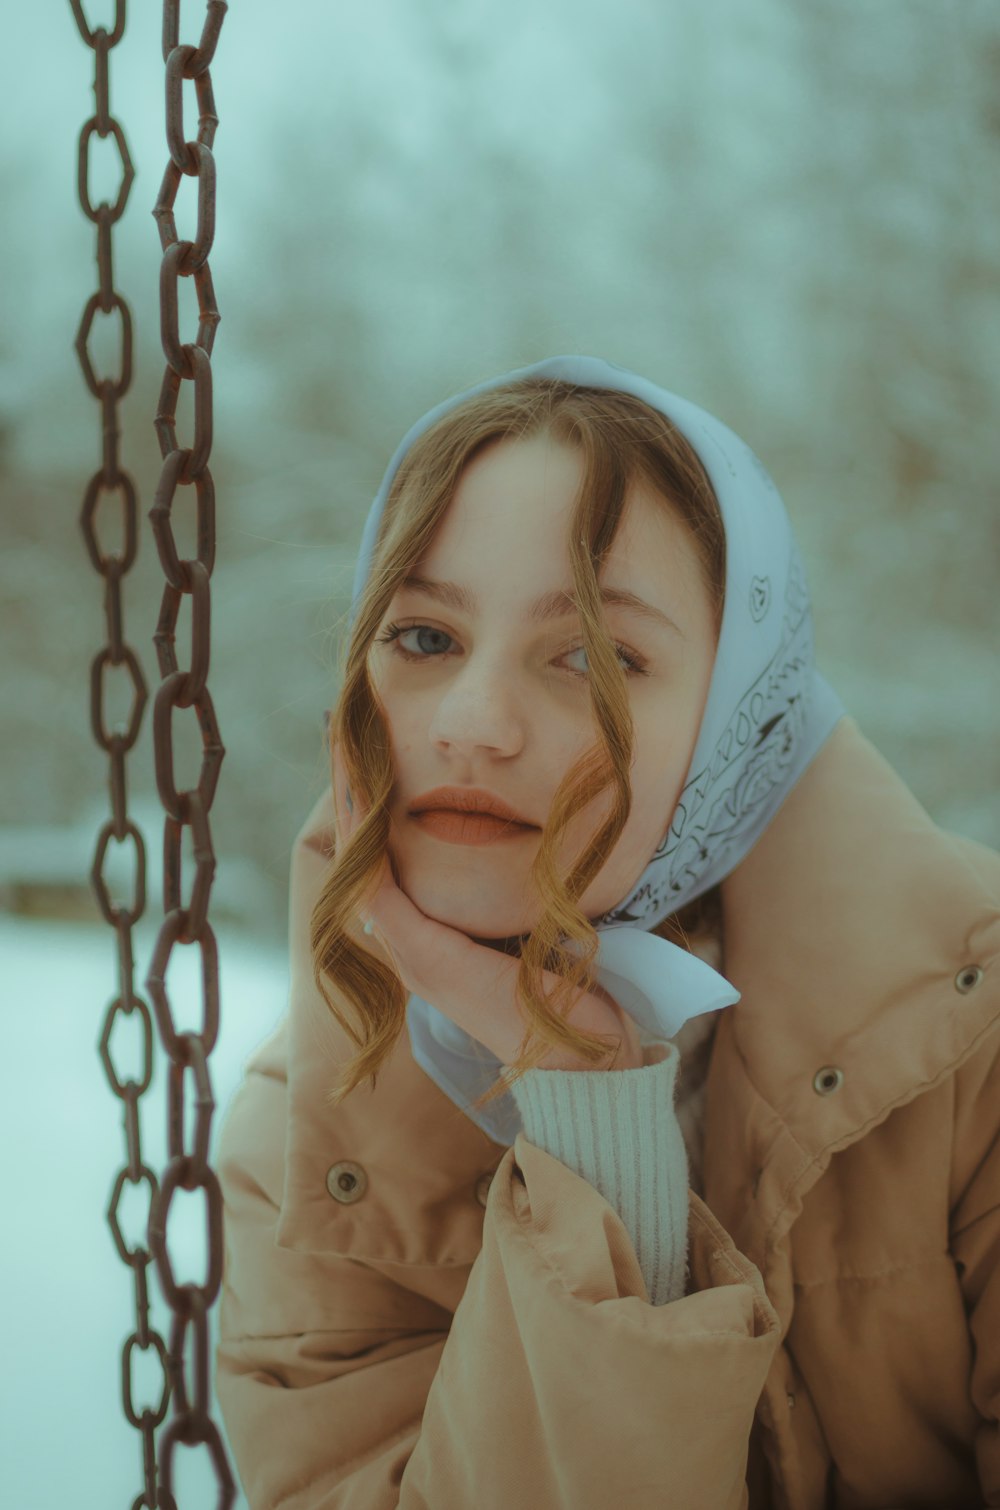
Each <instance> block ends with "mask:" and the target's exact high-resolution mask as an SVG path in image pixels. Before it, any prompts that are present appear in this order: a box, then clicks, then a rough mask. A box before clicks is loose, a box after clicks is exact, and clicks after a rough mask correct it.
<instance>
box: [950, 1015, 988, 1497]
mask: <svg viewBox="0 0 1000 1510" xmlns="http://www.w3.org/2000/svg"><path fill="white" fill-rule="evenodd" d="M998 1036H1000V1035H998V1032H997V1031H996V1029H994V1031H993V1040H994V1043H995V1042H996V1040H997V1038H998ZM955 1147H956V1148H957V1149H961V1150H962V1158H961V1164H960V1166H959V1167H958V1168H957V1170H956V1183H957V1186H958V1190H957V1198H956V1200H955V1202H954V1204H953V1207H952V1213H951V1223H950V1240H951V1251H952V1256H953V1258H954V1260H955V1264H956V1268H957V1270H958V1274H959V1280H960V1283H961V1286H962V1294H963V1298H964V1301H965V1308H966V1314H967V1316H968V1323H969V1334H970V1337H971V1340H972V1353H973V1364H972V1374H971V1379H970V1393H971V1397H972V1403H973V1405H974V1406H975V1408H976V1410H977V1412H978V1413H979V1416H980V1418H981V1419H980V1424H979V1427H978V1429H977V1431H976V1436H975V1442H974V1450H975V1457H976V1469H977V1472H978V1474H979V1483H980V1487H981V1489H982V1493H983V1504H984V1505H1000V1048H994V1050H993V1052H992V1053H986V1054H976V1055H973V1056H972V1058H970V1059H969V1060H968V1061H967V1062H966V1064H965V1065H963V1067H962V1069H961V1070H959V1072H958V1075H957V1077H956V1097H955Z"/></svg>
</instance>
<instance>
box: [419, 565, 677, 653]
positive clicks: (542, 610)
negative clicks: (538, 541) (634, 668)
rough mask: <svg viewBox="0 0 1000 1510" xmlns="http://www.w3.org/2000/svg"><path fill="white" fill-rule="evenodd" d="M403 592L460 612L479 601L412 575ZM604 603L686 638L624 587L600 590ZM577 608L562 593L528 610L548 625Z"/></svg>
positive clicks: (548, 595) (547, 596) (465, 592)
mask: <svg viewBox="0 0 1000 1510" xmlns="http://www.w3.org/2000/svg"><path fill="white" fill-rule="evenodd" d="M400 591H401V592H416V593H422V594H423V595H424V597H427V598H434V599H435V600H436V601H437V602H439V603H444V604H445V605H446V606H447V607H448V608H455V609H457V610H458V611H459V612H460V613H474V612H475V609H476V599H475V597H474V596H473V594H472V593H470V592H469V591H468V589H467V588H465V587H460V586H459V584H458V583H457V582H435V581H433V580H432V579H431V578H430V577H419V576H409V577H406V578H404V580H403V581H402V582H401V583H400ZM599 591H600V595H601V601H602V603H608V604H610V605H612V606H613V607H616V608H629V609H631V610H632V612H633V613H636V614H638V615H640V617H641V618H644V619H649V620H650V622H651V623H654V624H657V625H659V626H661V627H663V628H666V629H671V630H673V631H674V633H676V634H679V635H680V636H681V638H682V639H684V638H685V636H684V632H683V630H681V629H679V628H678V626H677V625H676V624H675V623H674V621H673V619H669V618H668V617H667V615H666V614H665V613H661V611H660V610H659V609H658V608H654V607H653V605H652V603H647V602H645V600H644V599H643V598H639V597H637V596H636V594H635V593H634V592H629V591H628V590H627V589H626V588H624V587H604V586H600V587H599ZM576 613H577V607H576V603H575V602H574V599H573V597H572V595H571V594H570V593H568V592H565V591H562V590H559V591H556V592H547V593H545V594H544V596H543V597H541V598H539V599H537V601H536V602H534V603H532V604H531V606H530V608H529V609H528V617H529V619H532V620H533V621H534V622H536V623H545V622H547V621H548V620H549V619H559V618H568V617H569V615H570V614H576Z"/></svg>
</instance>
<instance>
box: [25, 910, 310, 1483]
mask: <svg viewBox="0 0 1000 1510" xmlns="http://www.w3.org/2000/svg"><path fill="white" fill-rule="evenodd" d="M216 931H217V933H218V934H219V974H220V986H221V1027H220V1033H219V1039H218V1043H217V1045H216V1048H215V1050H214V1051H213V1053H212V1056H211V1060H210V1073H211V1076H212V1084H213V1090H214V1096H215V1103H216V1110H215V1113H214V1115H213V1118H212V1147H213V1150H214V1146H215V1139H216V1137H217V1134H218V1129H219V1127H220V1125H221V1122H222V1116H223V1113H224V1111H225V1108H226V1107H227V1105H228V1103H229V1101H230V1099H231V1097H232V1094H233V1092H234V1090H235V1089H236V1086H237V1084H238V1082H239V1080H240V1077H241V1074H242V1069H243V1064H244V1062H245V1060H246V1058H247V1056H248V1055H249V1054H250V1053H251V1052H252V1050H253V1049H254V1048H255V1047H256V1045H257V1044H258V1043H260V1041H261V1040H262V1039H263V1038H265V1037H266V1036H267V1035H268V1034H269V1033H270V1031H271V1029H272V1028H273V1027H274V1025H275V1024H276V1022H277V1020H278V1018H279V1017H280V1016H281V1015H282V1013H283V1012H284V1010H285V1006H286V1004H287V961H286V956H285V955H284V954H282V953H280V952H276V951H270V950H264V949H261V948H260V947H259V945H257V944H256V943H255V942H254V941H253V940H252V938H250V937H249V936H247V935H246V934H240V933H235V932H224V931H222V930H221V929H217V930H216ZM136 938H137V943H136V962H137V966H138V969H137V972H136V979H137V982H138V983H139V991H140V994H141V995H143V997H144V998H145V992H144V991H143V990H142V986H141V982H142V979H143V978H144V976H145V973H146V970H147V968H148V961H149V958H150V953H151V948H152V944H153V942H154V941H155V927H144V928H141V929H137V930H136ZM111 940H112V935H111V933H110V930H109V929H108V928H106V927H104V926H103V925H101V926H100V927H98V926H87V925H86V924H78V925H65V924H56V923H52V922H50V921H41V920H34V919H30V918H16V917H11V916H4V915H0V961H2V972H3V973H2V979H3V985H4V1004H5V1012H4V1021H5V1026H6V1035H5V1054H4V1068H3V1110H4V1122H3V1139H2V1145H0V1159H2V1162H0V1176H2V1180H3V1188H4V1189H5V1190H6V1191H7V1195H8V1212H9V1218H8V1224H7V1233H8V1238H7V1243H6V1250H7V1251H6V1253H5V1283H4V1287H3V1291H4V1327H3V1334H4V1341H5V1357H4V1390H3V1410H2V1413H0V1420H2V1425H0V1503H2V1504H3V1505H5V1506H7V1507H9V1510H55V1507H56V1506H57V1505H61V1506H67V1507H68V1506H72V1510H109V1507H110V1506H119V1507H123V1510H124V1507H126V1506H128V1505H131V1504H132V1503H133V1501H134V1499H135V1498H136V1496H137V1495H138V1494H139V1493H140V1492H141V1489H142V1470H141V1438H140V1435H139V1433H138V1432H137V1431H135V1430H134V1429H133V1428H132V1427H131V1426H129V1425H128V1423H127V1421H126V1420H125V1418H124V1415H123V1414H122V1410H121V1404H120V1369H121V1365H120V1354H121V1349H122V1346H123V1343H124V1341H125V1339H126V1337H127V1336H128V1335H129V1333H130V1332H131V1330H132V1328H133V1318H134V1313H133V1284H132V1272H131V1270H130V1269H129V1268H128V1267H127V1266H126V1265H125V1264H123V1263H122V1261H121V1259H120V1257H119V1256H118V1252H117V1249H116V1248H115V1245H114V1242H113V1239H112V1237H111V1233H110V1230H109V1228H108V1224H107V1221H106V1219H105V1212H106V1209H107V1206H108V1202H109V1199H110V1196H111V1192H112V1189H113V1187H114V1182H115V1179H116V1177H117V1174H118V1171H119V1169H120V1168H121V1166H122V1164H123V1163H124V1161H125V1153H124V1149H125V1134H124V1128H123V1123H122V1103H120V1102H119V1101H118V1100H117V1099H116V1098H115V1096H114V1095H113V1094H112V1092H111V1090H110V1088H109V1086H108V1084H107V1080H106V1077H105V1073H104V1068H103V1065H102V1064H101V1061H100V1058H99V1056H98V1051H97V1045H98V1041H99V1038H100V1034H101V1028H102V1025H103V1021H104V1015H105V1012H106V1009H107V1006H108V1004H109V1002H110V1001H111V1000H112V999H113V995H114V956H113V951H112V947H111ZM188 967H190V968H188ZM199 970H200V966H199V956H198V951H197V950H194V949H192V950H184V949H178V950H176V951H175V957H174V960H173V961H172V963H171V965H170V968H169V973H168V979H167V986H168V990H169V991H170V992H171V995H172V997H173V1002H174V1016H175V1020H176V1022H177V1024H178V1027H179V1028H180V1029H181V1030H186V1029H190V1028H194V1027H195V1026H196V1021H195V1018H196V1014H197V1013H198V1012H199V1011H200V1007H199V1002H200V996H199V991H200V984H199V979H198V975H199ZM147 1005H150V1008H151V1004H150V1003H149V1002H148V1001H147ZM151 1010H152V1008H151ZM154 1029H155V1017H154ZM119 1032H120V1037H119V1035H118V1034H117V1033H116V1036H115V1040H114V1050H115V1053H116V1067H117V1071H118V1075H119V1078H120V1079H122V1080H126V1079H129V1078H131V1077H132V1076H137V1075H138V1074H139V1073H140V1072H141V1071H140V1066H139V1049H138V1044H139V1035H138V1034H136V1036H135V1037H134V1038H133V1037H132V1034H131V1030H130V1028H128V1027H126V1028H125V1029H124V1031H121V1029H119ZM153 1065H154V1073H153V1080H152V1083H151V1085H150V1087H149V1089H148V1091H147V1092H146V1094H145V1096H144V1097H143V1098H142V1100H141V1102H140V1116H141V1137H142V1148H143V1156H144V1159H145V1162H146V1163H148V1164H149V1165H150V1167H151V1168H153V1169H154V1170H155V1171H156V1173H157V1176H158V1177H159V1176H161V1175H162V1171H163V1169H164V1167H165V1164H166V1094H165V1084H166V1074H165V1066H164V1064H163V1054H162V1050H161V1047H160V1044H159V1039H158V1036H157V1037H156V1038H155V1041H154V1054H153ZM186 1135H187V1136H188V1137H189V1136H190V1122H188V1125H187V1127H186ZM213 1161H214V1152H213ZM130 1192H132V1193H133V1194H134V1201H133V1202H130V1201H129V1199H128V1198H127V1197H128V1195H129V1193H130ZM147 1197H148V1187H147V1186H146V1185H145V1184H142V1185H140V1186H137V1187H130V1186H128V1185H126V1187H125V1198H123V1201H122V1204H121V1207H120V1213H121V1224H122V1229H123V1232H124V1235H125V1238H126V1241H127V1243H128V1245H129V1247H134V1246H135V1245H136V1244H137V1243H138V1242H141V1241H142V1240H143V1235H144V1230H145V1220H146V1209H145V1207H146V1201H147ZM168 1243H169V1244H170V1247H171V1252H172V1255H173V1257H174V1264H175V1274H176V1276H177V1279H178V1282H179V1283H185V1282H189V1281H194V1282H200V1280H201V1278H202V1276H203V1275H204V1273H205V1248H206V1233H205V1208H204V1198H203V1197H202V1196H200V1195H187V1194H186V1193H185V1192H183V1191H179V1192H177V1194H176V1195H175V1198H174V1201H173V1203H172V1206H171V1212H170V1222H169V1226H168ZM149 1275H150V1293H151V1297H152V1318H151V1319H152V1324H153V1325H154V1326H155V1327H156V1328H157V1329H158V1330H159V1331H160V1332H161V1334H163V1335H164V1338H165V1339H166V1337H167V1336H168V1335H169V1324H170V1318H171V1312H170V1310H169V1308H168V1307H167V1306H166V1304H165V1302H164V1300H163V1297H162V1294H161V1291H160V1285H159V1279H158V1276H157V1273H156V1267H155V1264H153V1265H152V1266H151V1267H150V1270H149ZM217 1310H218V1308H217V1306H216V1309H215V1310H214V1311H213V1313H212V1318H213V1328H212V1338H213V1348H214V1341H215V1336H216V1325H215V1323H216V1319H217ZM133 1362H134V1375H133V1381H134V1394H135V1401H136V1404H137V1408H138V1410H139V1411H141V1410H142V1408H143V1407H144V1406H145V1405H152V1404H153V1403H154V1402H155V1401H156V1400H158V1398H159V1393H160V1379H159V1373H160V1371H159V1363H158V1360H157V1356H156V1353H155V1352H154V1351H153V1350H152V1349H150V1351H149V1352H148V1353H147V1354H145V1355H144V1354H142V1353H140V1352H139V1350H138V1349H135V1350H134V1352H133ZM213 1413H214V1415H215V1419H216V1424H217V1425H218V1426H219V1428H220V1430H223V1431H224V1426H223V1422H222V1419H221V1416H220V1415H219V1412H218V1409H217V1407H215V1408H214V1412H213ZM171 1415H172V1407H171V1409H170V1410H168V1414H167V1418H166V1419H167V1421H169V1420H170V1419H171ZM227 1446H228V1444H227ZM174 1466H175V1493H176V1496H177V1503H178V1505H179V1506H183V1507H185V1510H209V1507H212V1506H214V1505H215V1504H216V1494H215V1487H214V1486H215V1479H214V1474H213V1473H212V1471H211V1466H210V1462H209V1459H208V1455H207V1454H206V1453H205V1451H204V1449H201V1448H198V1449H195V1450H193V1451H191V1450H186V1449H183V1448H177V1449H176V1450H175V1454H174ZM230 1466H231V1467H233V1464H232V1454H231V1452H230ZM234 1476H235V1469H234ZM236 1504H237V1505H238V1506H240V1507H243V1510H245V1506H246V1500H245V1499H244V1498H243V1496H242V1494H240V1495H239V1497H238V1499H237V1501H236Z"/></svg>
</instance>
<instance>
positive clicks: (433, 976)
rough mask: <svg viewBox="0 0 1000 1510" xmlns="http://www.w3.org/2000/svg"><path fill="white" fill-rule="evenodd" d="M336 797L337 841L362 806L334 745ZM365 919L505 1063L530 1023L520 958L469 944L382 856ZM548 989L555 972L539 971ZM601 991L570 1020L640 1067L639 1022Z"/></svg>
mask: <svg viewBox="0 0 1000 1510" xmlns="http://www.w3.org/2000/svg"><path fill="white" fill-rule="evenodd" d="M332 748H333V772H334V776H333V800H334V812H335V815H336V829H337V841H338V845H339V844H340V843H346V842H347V840H349V839H350V837H351V835H352V834H353V833H355V831H356V830H357V828H358V826H359V824H360V823H361V821H362V819H363V818H364V814H365V811H366V809H364V808H363V807H362V804H361V801H360V799H359V794H358V793H357V792H354V793H352V794H351V796H352V799H353V811H352V809H351V808H350V807H348V803H347V782H346V773H345V770H344V764H343V759H342V757H341V753H340V750H339V748H338V746H337V744H336V742H334V743H333V747H332ZM365 916H366V918H367V920H368V922H369V923H370V926H371V930H372V936H373V938H374V939H375V940H377V942H378V944H379V945H381V948H382V949H383V950H384V953H385V956H386V958H387V962H388V963H390V964H391V965H392V966H393V967H394V968H395V970H396V972H397V974H398V975H399V978H400V980H401V981H402V982H403V985H404V986H405V987H406V989H407V990H408V991H410V992H412V993H413V994H415V995H416V996H419V997H421V998H422V999H423V1000H424V1001H426V1002H429V1003H430V1004H431V1005H432V1006H435V1007H436V1008H437V1009H438V1011H439V1012H443V1013H444V1014H445V1016H446V1017H450V1018H451V1020H452V1022H454V1023H457V1024H458V1026H459V1027H460V1028H464V1030H465V1031H466V1032H467V1033H468V1034H469V1035H470V1036H471V1037H472V1038H475V1039H476V1040H478V1042H479V1043H482V1044H484V1045H485V1046H486V1048H488V1049H489V1050H490V1052H491V1053H492V1054H494V1055H495V1056H496V1058H497V1059H499V1061H500V1063H501V1064H506V1065H509V1064H511V1063H512V1062H513V1060H514V1059H515V1058H516V1057H517V1050H518V1048H519V1047H520V1045H521V1043H522V1042H523V1040H524V1036H525V1033H526V1031H527V1023H526V1020H525V1018H524V1017H523V1016H522V1013H521V1008H520V1007H519V1005H518V1002H517V998H516V993H515V985H516V981H517V974H518V969H519V961H518V960H516V959H513V958H511V956H509V955H506V954H503V953H501V952H500V951H499V950H495V949H487V948H485V947H484V946H483V945H482V944H477V943H474V942H473V940H472V939H471V938H469V936H468V934H466V933H462V932H461V930H460V929H458V928H449V927H448V926H447V925H446V924H444V923H438V922H435V921H434V919H433V918H429V917H428V916H427V915H426V913H423V912H421V911H420V909H419V907H417V906H416V904H415V903H414V902H413V901H412V900H411V899H410V897H409V896H407V894H406V892H404V891H403V890H401V888H400V887H399V886H397V885H396V882H395V879H394V878H393V874H392V870H391V868H390V866H389V862H388V858H386V859H384V860H383V864H382V871H381V875H380V878H379V883H378V887H377V889H376V891H375V893H374V895H373V897H372V900H371V901H370V903H369V905H368V910H367V913H366V915H365ZM542 974H543V978H544V980H545V987H546V990H547V991H549V990H551V989H552V988H553V987H554V985H555V983H556V980H557V977H556V976H555V975H554V974H553V973H552V972H550V971H547V970H546V971H543V972H542ZM598 990H599V991H600V994H599V995H597V994H593V993H590V992H583V993H581V994H580V997H579V999H578V1001H577V1002H576V1003H575V1004H574V1006H573V1009H572V1020H573V1023H574V1025H575V1026H577V1027H580V1028H583V1029H584V1030H585V1031H587V1032H592V1033H601V1034H614V1036H615V1037H616V1038H620V1039H621V1040H622V1048H621V1052H620V1054H619V1056H618V1059H617V1060H616V1062H615V1064H614V1068H615V1069H616V1070H618V1069H639V1068H641V1067H642V1063H643V1059H642V1045H641V1043H640V1040H639V1033H638V1028H637V1027H636V1024H635V1022H634V1021H633V1020H632V1018H630V1017H629V1016H628V1014H627V1013H626V1012H625V1011H624V1010H623V1009H622V1008H621V1007H619V1006H618V1004H617V1003H616V1002H615V1001H614V999H613V998H612V997H611V996H609V995H608V993H607V992H605V991H604V990H603V988H600V987H599V988H598ZM538 1068H539V1069H547V1070H587V1069H599V1070H606V1069H609V1068H611V1064H610V1055H609V1056H608V1058H606V1059H605V1060H603V1061H602V1062H601V1063H599V1064H597V1065H589V1064H586V1063H585V1062H584V1061H583V1060H581V1059H579V1058H577V1057H576V1056H575V1055H572V1054H570V1053H568V1052H567V1051H566V1050H563V1049H558V1050H557V1049H551V1050H550V1051H549V1053H548V1054H547V1055H546V1056H545V1058H544V1059H542V1060H541V1061H540V1062H539V1065H538Z"/></svg>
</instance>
